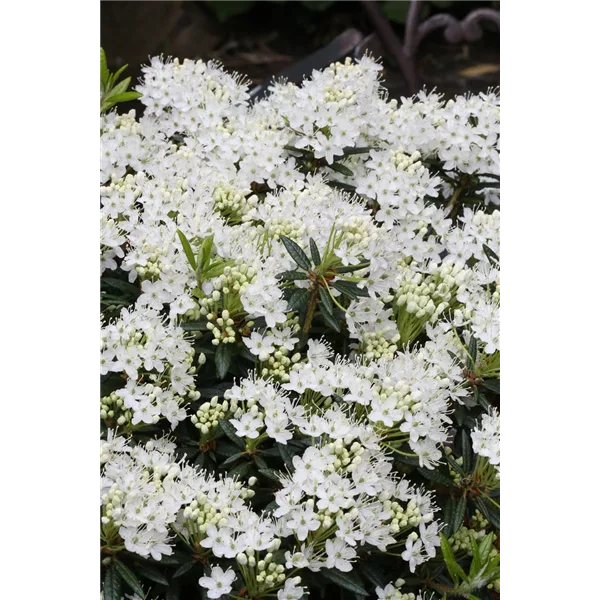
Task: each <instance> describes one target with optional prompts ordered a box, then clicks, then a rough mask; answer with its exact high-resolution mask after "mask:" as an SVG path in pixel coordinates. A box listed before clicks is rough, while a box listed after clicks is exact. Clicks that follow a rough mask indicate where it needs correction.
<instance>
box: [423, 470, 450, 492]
mask: <svg viewBox="0 0 600 600" xmlns="http://www.w3.org/2000/svg"><path fill="white" fill-rule="evenodd" d="M417 471H418V472H419V473H421V475H422V476H423V477H425V479H429V480H430V481H433V482H434V483H439V484H440V485H443V486H445V487H454V482H453V481H452V479H450V477H448V476H447V475H445V474H444V473H441V472H440V471H437V470H435V469H431V470H430V469H424V468H422V467H417Z"/></svg>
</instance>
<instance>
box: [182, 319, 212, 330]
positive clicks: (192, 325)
mask: <svg viewBox="0 0 600 600" xmlns="http://www.w3.org/2000/svg"><path fill="white" fill-rule="evenodd" d="M179 327H181V329H183V330H184V331H207V329H206V323H205V322H204V321H184V322H183V323H179Z"/></svg>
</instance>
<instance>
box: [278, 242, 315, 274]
mask: <svg viewBox="0 0 600 600" xmlns="http://www.w3.org/2000/svg"><path fill="white" fill-rule="evenodd" d="M279 239H280V240H281V241H282V242H283V245H284V246H285V249H286V250H287V251H288V254H289V255H290V256H291V257H292V259H293V260H294V262H295V263H296V264H297V265H298V266H299V267H300V268H301V269H304V270H305V271H310V268H311V265H310V260H309V259H308V256H306V254H305V253H304V250H302V248H300V246H298V244H296V242H294V240H291V239H290V238H289V237H286V236H285V235H282V236H281V237H280V238H279Z"/></svg>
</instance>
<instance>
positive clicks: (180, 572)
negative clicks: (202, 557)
mask: <svg viewBox="0 0 600 600" xmlns="http://www.w3.org/2000/svg"><path fill="white" fill-rule="evenodd" d="M195 564H196V561H195V560H190V562H187V563H185V564H183V565H181V566H180V567H179V569H177V571H175V573H173V579H175V577H181V576H182V575H185V574H186V573H187V572H188V571H189V570H190V569H192V568H193V567H194V565H195Z"/></svg>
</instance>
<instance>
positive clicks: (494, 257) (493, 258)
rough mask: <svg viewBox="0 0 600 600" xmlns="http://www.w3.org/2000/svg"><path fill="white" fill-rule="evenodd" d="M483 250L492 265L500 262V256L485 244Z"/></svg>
mask: <svg viewBox="0 0 600 600" xmlns="http://www.w3.org/2000/svg"><path fill="white" fill-rule="evenodd" d="M483 251H484V252H485V255H486V256H487V257H488V260H489V261H490V263H492V265H494V264H497V265H499V264H500V258H499V257H498V255H497V254H496V253H495V252H494V251H493V250H492V249H491V248H490V247H489V246H488V245H487V244H483Z"/></svg>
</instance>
